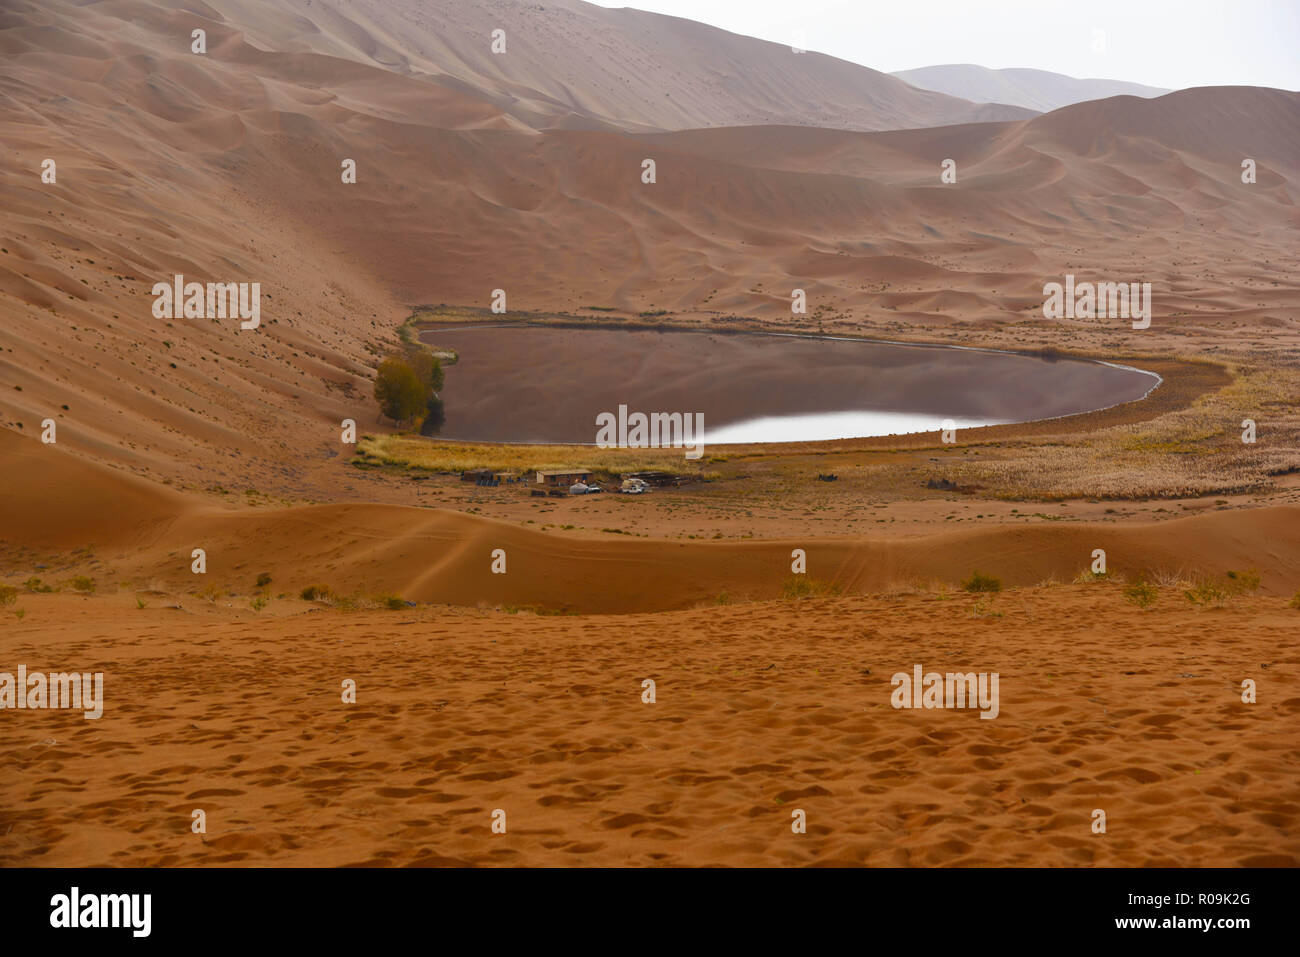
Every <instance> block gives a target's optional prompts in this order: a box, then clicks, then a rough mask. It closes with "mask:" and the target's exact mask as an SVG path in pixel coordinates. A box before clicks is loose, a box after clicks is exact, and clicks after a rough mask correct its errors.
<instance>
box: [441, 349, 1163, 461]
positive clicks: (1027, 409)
mask: <svg viewBox="0 0 1300 957" xmlns="http://www.w3.org/2000/svg"><path fill="white" fill-rule="evenodd" d="M421 339H422V340H423V341H424V342H426V343H427V344H429V345H430V346H434V347H437V348H450V349H454V350H455V351H456V352H457V353H458V355H459V361H458V362H457V363H455V364H454V365H449V366H448V367H447V376H446V387H445V389H444V391H443V399H444V401H445V405H446V423H445V424H444V426H443V429H442V433H441V435H442V437H444V438H450V439H460V440H465V441H481V442H535V443H551V442H553V443H573V444H593V443H594V442H595V441H596V431H597V426H596V417H597V416H598V415H600V414H601V413H614V414H617V413H618V410H619V407H620V406H625V407H626V408H627V409H628V410H630V411H632V412H643V413H646V414H647V415H648V414H651V413H683V414H685V413H691V414H695V413H702V414H703V416H704V423H705V442H706V443H708V444H712V445H717V444H728V443H742V442H810V441H824V440H829V439H843V438H858V437H864V436H875V435H893V434H903V433H907V432H924V431H934V430H937V429H939V428H940V427H941V423H942V422H943V421H944V420H945V419H951V420H952V421H953V423H954V424H955V426H956V427H957V428H971V427H975V426H981V425H998V424H1004V423H1011V422H1027V421H1032V420H1036V419H1046V418H1052V417H1056V416H1063V415H1072V414H1075V413H1079V412H1089V411H1093V410H1095V409H1102V408H1108V407H1110V406H1113V405H1118V404H1121V403H1124V402H1132V401H1135V400H1137V399H1141V398H1143V397H1144V396H1146V395H1147V394H1148V393H1149V392H1150V391H1151V390H1152V389H1154V388H1155V387H1156V386H1157V385H1159V383H1160V379H1159V377H1158V376H1156V375H1155V374H1154V373H1150V372H1144V371H1141V370H1138V369H1133V368H1130V367H1127V366H1121V365H1114V364H1108V363H1103V362H1094V361H1091V360H1084V359H1066V358H1044V357H1039V356H1033V355H1025V354H1019V353H1008V352H995V351H991V350H983V349H970V348H961V347H952V346H932V345H914V344H904V343H893V342H879V341H874V340H864V339H848V338H836V337H829V336H796V335H781V334H765V333H729V332H728V333H719V332H696V331H682V330H644V329H631V330H622V329H608V328H589V329H580V328H570V327H558V326H528V325H511V324H499V325H478V326H452V327H441V328H436V329H426V330H424V331H423V332H422V333H421Z"/></svg>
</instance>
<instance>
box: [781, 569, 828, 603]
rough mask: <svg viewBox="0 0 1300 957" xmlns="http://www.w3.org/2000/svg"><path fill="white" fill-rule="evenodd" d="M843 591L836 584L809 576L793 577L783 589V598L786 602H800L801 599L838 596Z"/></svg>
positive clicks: (787, 580)
mask: <svg viewBox="0 0 1300 957" xmlns="http://www.w3.org/2000/svg"><path fill="white" fill-rule="evenodd" d="M841 590H842V589H841V588H840V586H839V585H837V584H835V583H834V582H827V581H821V580H820V579H817V578H810V577H808V576H807V575H791V576H790V577H789V578H788V579H786V582H785V584H784V585H783V586H782V588H781V597H782V598H784V599H785V600H786V601H798V600H799V599H800V598H824V597H826V596H828V595H838V594H839V593H840V591H841Z"/></svg>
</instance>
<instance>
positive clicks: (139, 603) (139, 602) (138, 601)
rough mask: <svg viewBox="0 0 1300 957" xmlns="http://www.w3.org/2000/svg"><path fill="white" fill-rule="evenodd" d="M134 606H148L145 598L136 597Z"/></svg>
mask: <svg viewBox="0 0 1300 957" xmlns="http://www.w3.org/2000/svg"><path fill="white" fill-rule="evenodd" d="M135 607H136V608H148V607H149V606H148V604H146V603H145V600H144V599H143V598H136V600H135Z"/></svg>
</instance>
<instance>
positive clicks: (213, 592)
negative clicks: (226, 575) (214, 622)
mask: <svg viewBox="0 0 1300 957" xmlns="http://www.w3.org/2000/svg"><path fill="white" fill-rule="evenodd" d="M199 597H200V598H202V599H203V600H204V601H206V602H209V603H211V604H213V605H215V604H216V603H217V599H218V598H220V597H221V589H220V588H218V587H217V586H216V585H208V586H207V587H206V588H204V589H203V590H202V591H201V592H199Z"/></svg>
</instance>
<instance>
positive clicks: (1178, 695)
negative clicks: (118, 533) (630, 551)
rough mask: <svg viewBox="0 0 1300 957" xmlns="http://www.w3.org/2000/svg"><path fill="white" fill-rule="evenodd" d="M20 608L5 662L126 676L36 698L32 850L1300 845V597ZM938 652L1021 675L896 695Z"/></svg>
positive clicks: (1194, 860)
mask: <svg viewBox="0 0 1300 957" xmlns="http://www.w3.org/2000/svg"><path fill="white" fill-rule="evenodd" d="M22 604H23V606H24V607H26V608H27V614H26V616H25V617H24V618H23V620H22V621H21V622H18V623H15V622H14V621H13V620H12V618H9V620H8V621H7V622H6V624H5V626H4V628H3V630H0V660H3V662H4V666H5V667H7V668H16V666H17V664H18V663H25V664H26V665H27V666H28V667H29V668H30V669H33V670H35V669H37V668H45V669H51V670H53V669H62V668H73V667H75V668H79V669H83V670H102V671H104V672H105V676H106V677H105V698H106V705H105V711H104V716H103V718H101V719H100V720H98V721H87V720H84V719H83V718H82V716H81V714H80V713H76V712H66V711H65V712H54V711H43V712H37V711H24V712H14V711H11V712H7V713H6V714H5V721H6V726H7V728H8V730H7V731H6V733H5V735H4V738H3V742H2V743H0V758H3V761H4V765H5V768H6V774H5V776H4V784H3V791H2V793H0V808H3V810H2V811H0V863H4V864H10V865H12V864H17V863H26V864H52V865H60V864H62V865H70V864H79V865H84V864H119V865H125V864H136V865H152V864H162V865H169V864H180V865H197V864H248V865H252V864H309V865H345V864H391V865H445V864H533V865H559V864H600V865H621V864H655V863H659V864H730V865H804V864H844V865H853V864H859V865H860V864H868V865H877V866H879V865H935V864H949V865H973V864H988V865H1000V864H1023V865H1035V866H1037V865H1049V864H1057V865H1094V864H1095V865H1193V866H1195V865H1212V864H1215V865H1263V866H1271V865H1295V864H1296V863H1297V861H1298V860H1300V837H1298V836H1297V834H1298V831H1297V820H1296V814H1297V784H1298V782H1297V774H1298V772H1297V770H1296V769H1297V767H1298V766H1300V765H1298V763H1297V758H1298V757H1300V754H1297V750H1298V749H1300V737H1298V736H1297V730H1300V696H1297V692H1296V687H1297V685H1296V680H1297V676H1298V671H1300V654H1298V653H1300V648H1298V647H1297V636H1298V635H1300V630H1298V629H1297V627H1296V616H1297V614H1300V613H1298V612H1296V611H1294V610H1292V609H1288V608H1285V607H1284V606H1283V603H1282V602H1280V601H1278V600H1277V599H1268V598H1252V599H1243V600H1241V601H1240V602H1239V603H1236V604H1234V605H1233V606H1232V607H1229V608H1226V609H1221V610H1217V611H1195V610H1192V609H1191V608H1190V606H1188V604H1187V603H1186V602H1185V601H1182V600H1181V598H1179V597H1178V596H1176V595H1174V596H1170V597H1162V599H1161V601H1160V602H1158V603H1157V605H1156V607H1155V609H1154V610H1152V611H1148V612H1143V611H1139V610H1137V609H1135V608H1133V607H1132V606H1129V605H1126V604H1125V603H1124V602H1123V601H1122V599H1120V597H1119V595H1118V592H1117V590H1116V589H1115V588H1114V587H1112V586H1060V587H1057V588H1044V589H1028V590H1023V591H1015V592H1012V593H1008V594H1004V595H1002V596H999V598H998V599H997V600H996V602H995V608H996V611H997V614H998V616H999V617H985V618H978V619H973V618H972V617H971V601H970V600H969V598H953V599H950V600H939V599H936V598H935V597H933V596H920V595H913V596H897V597H895V598H892V599H883V598H874V599H873V598H860V597H859V598H839V599H812V600H807V601H802V602H769V603H763V604H756V605H744V606H733V607H727V608H719V609H713V610H711V611H709V612H708V613H707V614H702V613H700V612H699V611H683V612H673V613H668V614H662V615H650V616H645V615H643V616H635V615H634V616H613V617H608V616H603V617H596V618H581V617H551V618H535V617H533V616H527V615H520V616H511V615H506V614H502V613H499V612H481V611H473V610H454V609H447V608H436V607H427V606H426V607H421V608H419V609H411V610H407V611H398V612H364V613H344V612H336V611H316V612H302V613H297V614H293V615H289V616H287V617H277V618H271V619H268V618H257V617H254V616H252V615H249V614H239V613H231V612H228V611H225V610H222V609H214V608H209V607H207V606H203V607H200V608H190V607H188V606H187V608H186V610H184V611H178V610H172V609H166V608H160V607H149V608H146V609H138V608H136V607H135V605H134V603H133V602H132V601H131V599H130V598H128V597H126V596H120V597H118V598H74V597H68V596H63V595H59V596H34V597H32V598H24V599H23V602H22ZM7 617H8V616H7ZM915 664H920V665H922V666H923V667H925V668H926V669H927V670H929V669H934V670H936V671H944V672H946V671H977V672H978V671H988V672H992V671H996V672H998V673H999V676H1000V713H999V715H998V717H997V718H996V719H993V720H982V719H980V718H979V717H978V715H977V713H976V712H975V711H970V710H965V711H955V710H954V711H935V710H930V711H925V710H895V709H894V708H892V707H891V706H890V692H891V685H890V677H891V675H892V674H893V673H894V672H896V671H903V672H910V671H911V670H912V667H913V665H915ZM348 678H351V679H353V680H355V681H356V682H357V688H358V691H357V701H356V703H355V704H351V705H347V704H343V703H342V702H341V692H340V688H341V684H342V682H343V681H344V680H345V679H348ZM647 678H648V679H652V680H653V681H654V682H655V683H656V689H655V690H656V701H655V703H654V704H645V703H642V700H641V695H642V682H643V681H644V680H645V679H647ZM1246 678H1250V679H1253V680H1254V681H1256V682H1257V686H1258V689H1259V691H1258V693H1259V699H1258V702H1257V703H1255V704H1244V703H1242V701H1241V697H1240V695H1241V691H1240V686H1241V682H1242V681H1243V680H1244V679H1246ZM195 809H202V810H204V811H205V812H206V815H207V828H208V830H207V834H206V835H204V836H202V837H201V836H199V835H196V834H193V833H191V831H190V825H191V814H192V812H193V811H194V810H195ZM497 809H501V810H504V811H505V812H506V823H507V831H506V833H505V834H493V833H492V832H491V829H490V824H491V819H490V818H491V814H492V812H493V811H494V810H497ZM797 809H802V810H803V811H804V812H805V813H806V815H807V823H808V827H807V833H806V834H802V835H796V834H794V833H792V831H791V821H792V813H793V811H795V810H797ZM1098 809H1100V810H1103V811H1105V813H1106V819H1107V830H1106V833H1105V834H1093V833H1092V830H1091V824H1092V820H1093V812H1094V811H1095V810H1098Z"/></svg>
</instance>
